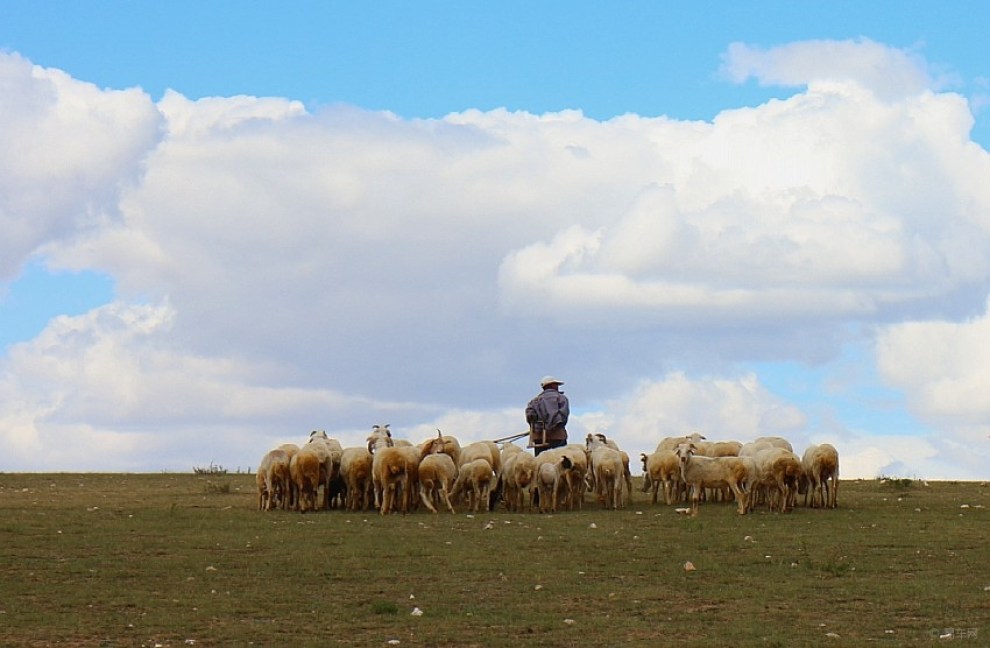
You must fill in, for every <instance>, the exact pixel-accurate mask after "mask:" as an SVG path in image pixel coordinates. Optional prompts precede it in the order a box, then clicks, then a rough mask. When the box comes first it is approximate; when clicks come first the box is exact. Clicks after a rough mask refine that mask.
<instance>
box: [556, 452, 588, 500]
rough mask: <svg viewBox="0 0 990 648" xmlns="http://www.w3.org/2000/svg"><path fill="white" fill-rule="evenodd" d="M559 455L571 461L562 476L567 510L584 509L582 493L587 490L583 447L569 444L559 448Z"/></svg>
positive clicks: (586, 470)
mask: <svg viewBox="0 0 990 648" xmlns="http://www.w3.org/2000/svg"><path fill="white" fill-rule="evenodd" d="M560 454H562V455H564V456H566V457H567V458H568V459H570V461H571V465H570V466H569V467H568V468H567V470H566V471H565V472H564V474H563V476H564V482H565V484H566V491H567V496H566V499H565V502H566V504H567V508H568V509H569V510H574V509H577V510H581V509H582V508H584V492H585V489H586V488H587V477H588V453H587V451H586V450H585V448H584V447H582V446H580V445H578V444H576V443H569V444H567V445H565V446H564V447H562V448H560Z"/></svg>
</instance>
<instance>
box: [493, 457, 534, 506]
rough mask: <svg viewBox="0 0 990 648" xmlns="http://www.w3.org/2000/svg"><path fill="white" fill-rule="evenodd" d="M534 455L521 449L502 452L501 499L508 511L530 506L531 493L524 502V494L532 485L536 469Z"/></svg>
mask: <svg viewBox="0 0 990 648" xmlns="http://www.w3.org/2000/svg"><path fill="white" fill-rule="evenodd" d="M537 465H538V464H537V462H536V457H534V456H533V455H531V454H529V453H528V452H525V451H523V450H522V449H521V448H520V449H519V452H509V453H505V452H504V451H503V454H502V479H501V484H502V499H503V501H504V502H505V508H506V509H507V510H509V511H520V510H523V509H524V508H530V507H532V494H531V495H530V498H529V502H528V503H526V501H525V496H526V493H527V492H528V491H529V489H530V487H531V486H532V485H533V480H534V479H535V478H536V470H537ZM524 504H525V506H524Z"/></svg>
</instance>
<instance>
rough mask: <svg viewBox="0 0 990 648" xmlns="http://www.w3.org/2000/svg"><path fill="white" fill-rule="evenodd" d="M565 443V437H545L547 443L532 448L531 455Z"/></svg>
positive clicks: (559, 446)
mask: <svg viewBox="0 0 990 648" xmlns="http://www.w3.org/2000/svg"><path fill="white" fill-rule="evenodd" d="M565 445H567V439H547V444H546V445H545V446H541V447H538V448H533V456H536V455H539V454H540V453H541V452H543V451H544V450H549V449H550V448H561V447H563V446H565Z"/></svg>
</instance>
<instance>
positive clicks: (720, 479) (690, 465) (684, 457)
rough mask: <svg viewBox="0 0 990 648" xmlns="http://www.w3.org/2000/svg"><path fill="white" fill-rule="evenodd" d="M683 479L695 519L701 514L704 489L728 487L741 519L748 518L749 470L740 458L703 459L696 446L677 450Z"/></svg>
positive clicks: (683, 444) (682, 445)
mask: <svg viewBox="0 0 990 648" xmlns="http://www.w3.org/2000/svg"><path fill="white" fill-rule="evenodd" d="M676 452H677V457H678V459H679V461H680V464H681V478H682V479H683V480H684V483H685V484H686V485H687V486H688V488H689V489H690V491H691V515H692V516H695V515H697V514H698V502H699V501H700V499H701V492H702V490H703V489H704V488H707V487H715V488H721V487H725V486H728V487H729V488H730V489H731V490H732V493H733V495H735V497H736V502H737V504H738V511H739V515H745V514H746V491H745V484H746V478H747V474H748V472H747V469H746V464H745V462H743V461H741V460H740V459H739V458H738V457H718V458H712V457H701V456H698V455H697V454H695V453H696V449H695V446H694V444H693V443H682V444H681V445H679V446H677V451H676Z"/></svg>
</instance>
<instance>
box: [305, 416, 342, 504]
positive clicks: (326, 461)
mask: <svg viewBox="0 0 990 648" xmlns="http://www.w3.org/2000/svg"><path fill="white" fill-rule="evenodd" d="M303 447H304V448H306V449H307V450H311V451H313V452H315V453H316V454H317V455H318V456H319V457H320V485H321V486H322V487H323V501H322V503H321V505H320V508H324V509H329V508H330V500H331V499H332V498H331V494H330V491H331V489H332V484H333V482H335V481H336V480H337V473H338V472H339V470H340V442H338V441H337V440H336V439H329V438H328V437H327V433H326V432H322V431H319V432H318V431H315V430H314V431H313V432H312V433H310V435H309V441H307V442H306V445H305V446H303Z"/></svg>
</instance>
